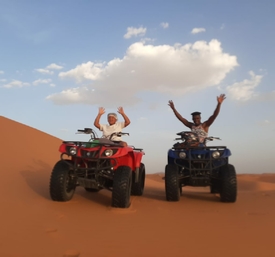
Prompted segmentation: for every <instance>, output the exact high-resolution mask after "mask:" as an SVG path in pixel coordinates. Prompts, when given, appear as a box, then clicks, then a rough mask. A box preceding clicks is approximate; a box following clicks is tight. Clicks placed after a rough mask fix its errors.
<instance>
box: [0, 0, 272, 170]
mask: <svg viewBox="0 0 275 257" xmlns="http://www.w3.org/2000/svg"><path fill="white" fill-rule="evenodd" d="M274 12H275V2H274V1H272V0H270V1H268V0H264V1H255V0H250V1H248V0H247V1H245V0H242V1H235V0H232V1H221V0H220V1H217V0H216V1H214V0H212V1H211V0H209V1H203V0H201V1H198V0H194V1H184V0H182V1H161V0H159V1H156V0H151V1H131V0H128V1H124V0H121V1H87V0H79V1H70V0H66V1H65V0H60V1H51V0H48V1H44V0H40V1H27V0H20V1H19V0H18V1H13V0H8V1H5V0H1V1H0V35H1V40H0V110H1V112H0V115H2V116H4V117H7V118H10V119H13V120H16V121H18V122H21V123H24V124H26V125H29V126H31V127H34V128H37V129H39V130H41V131H44V132H46V133H48V134H51V135H53V136H55V137H58V138H60V139H64V140H72V139H73V140H80V141H84V140H86V139H87V136H85V135H76V134H75V132H76V130H77V129H78V128H84V127H92V128H94V126H93V122H94V119H95V117H96V115H97V113H98V107H100V106H102V107H105V108H106V113H108V112H113V111H117V107H119V106H123V107H124V110H125V113H126V114H127V115H128V117H129V118H130V120H131V124H130V125H129V127H127V128H125V130H124V131H125V132H129V133H130V136H129V137H127V138H124V140H125V141H127V142H128V144H130V145H135V146H136V147H141V148H144V151H145V156H144V159H143V161H144V163H145V165H146V171H147V173H156V172H163V171H164V167H165V165H166V158H167V157H166V155H167V151H168V149H169V148H170V147H171V146H172V144H173V143H174V141H173V140H174V138H175V137H176V133H177V132H180V131H183V130H188V128H185V127H184V126H183V124H181V123H180V122H179V121H178V120H177V119H176V117H175V116H174V114H173V112H172V110H171V109H170V107H169V106H168V105H167V104H168V100H173V101H174V103H175V106H176V108H177V110H178V111H179V112H180V113H181V114H182V116H183V117H185V118H186V119H188V120H190V121H191V115H190V113H191V112H193V111H201V112H202V120H203V121H204V120H206V119H208V117H209V116H210V115H212V113H213V111H214V109H215V107H216V104H217V100H216V97H217V96H218V95H220V94H222V93H225V94H226V96H227V98H226V100H225V101H224V103H223V104H222V108H221V112H220V114H219V116H218V118H217V119H216V121H215V122H214V124H213V125H212V126H211V127H210V132H209V135H211V136H218V137H220V138H221V139H222V141H216V142H212V143H211V144H210V145H215V144H216V145H217V144H218V145H226V146H228V147H229V148H230V149H231V151H232V157H231V160H230V162H231V163H232V164H233V165H235V167H236V170H237V172H238V173H262V172H273V170H274V168H273V162H272V158H273V146H274V144H275V136H274V133H275V111H274V110H275V86H274V81H275V73H274V69H275V65H274V60H275V51H274V45H275V34H274V27H275V17H274ZM106 120H107V119H106V115H104V116H103V117H102V119H101V122H102V123H106ZM119 120H121V117H119ZM96 131H97V133H98V135H101V133H100V131H98V130H97V129H96ZM14 136H16V137H18V138H20V131H19V132H18V135H14Z"/></svg>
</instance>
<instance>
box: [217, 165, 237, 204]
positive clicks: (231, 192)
mask: <svg viewBox="0 0 275 257" xmlns="http://www.w3.org/2000/svg"><path fill="white" fill-rule="evenodd" d="M220 172H221V174H220V175H221V190H220V197H221V201H222V202H228V203H234V202H235V201H236V199H237V176H236V171H235V167H234V166H233V165H231V164H227V165H224V166H222V167H221V169H220Z"/></svg>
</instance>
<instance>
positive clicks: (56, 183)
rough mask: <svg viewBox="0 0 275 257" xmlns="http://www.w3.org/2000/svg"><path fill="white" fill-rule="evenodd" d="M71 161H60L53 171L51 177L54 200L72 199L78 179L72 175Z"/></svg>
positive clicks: (51, 193) (51, 192)
mask: <svg viewBox="0 0 275 257" xmlns="http://www.w3.org/2000/svg"><path fill="white" fill-rule="evenodd" d="M69 162H70V161H69V160H68V161H64V160H62V161H58V162H57V163H56V164H55V166H54V168H53V171H52V174H51V178H50V195H51V198H52V200H54V201H59V202H65V201H69V200H71V199H72V197H73V195H74V192H75V187H76V181H75V179H74V178H73V177H72V170H71V168H70V163H69Z"/></svg>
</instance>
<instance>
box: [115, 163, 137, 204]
mask: <svg viewBox="0 0 275 257" xmlns="http://www.w3.org/2000/svg"><path fill="white" fill-rule="evenodd" d="M131 187H132V170H131V168H130V167H128V166H120V167H118V168H117V170H116V171H115V174H114V181H113V192H112V207H117V208H128V207H129V206H130V195H131Z"/></svg>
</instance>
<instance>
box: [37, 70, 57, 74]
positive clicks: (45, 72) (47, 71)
mask: <svg viewBox="0 0 275 257" xmlns="http://www.w3.org/2000/svg"><path fill="white" fill-rule="evenodd" d="M35 70H36V71H37V72H39V73H41V74H49V75H52V74H53V71H50V70H47V69H35Z"/></svg>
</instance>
